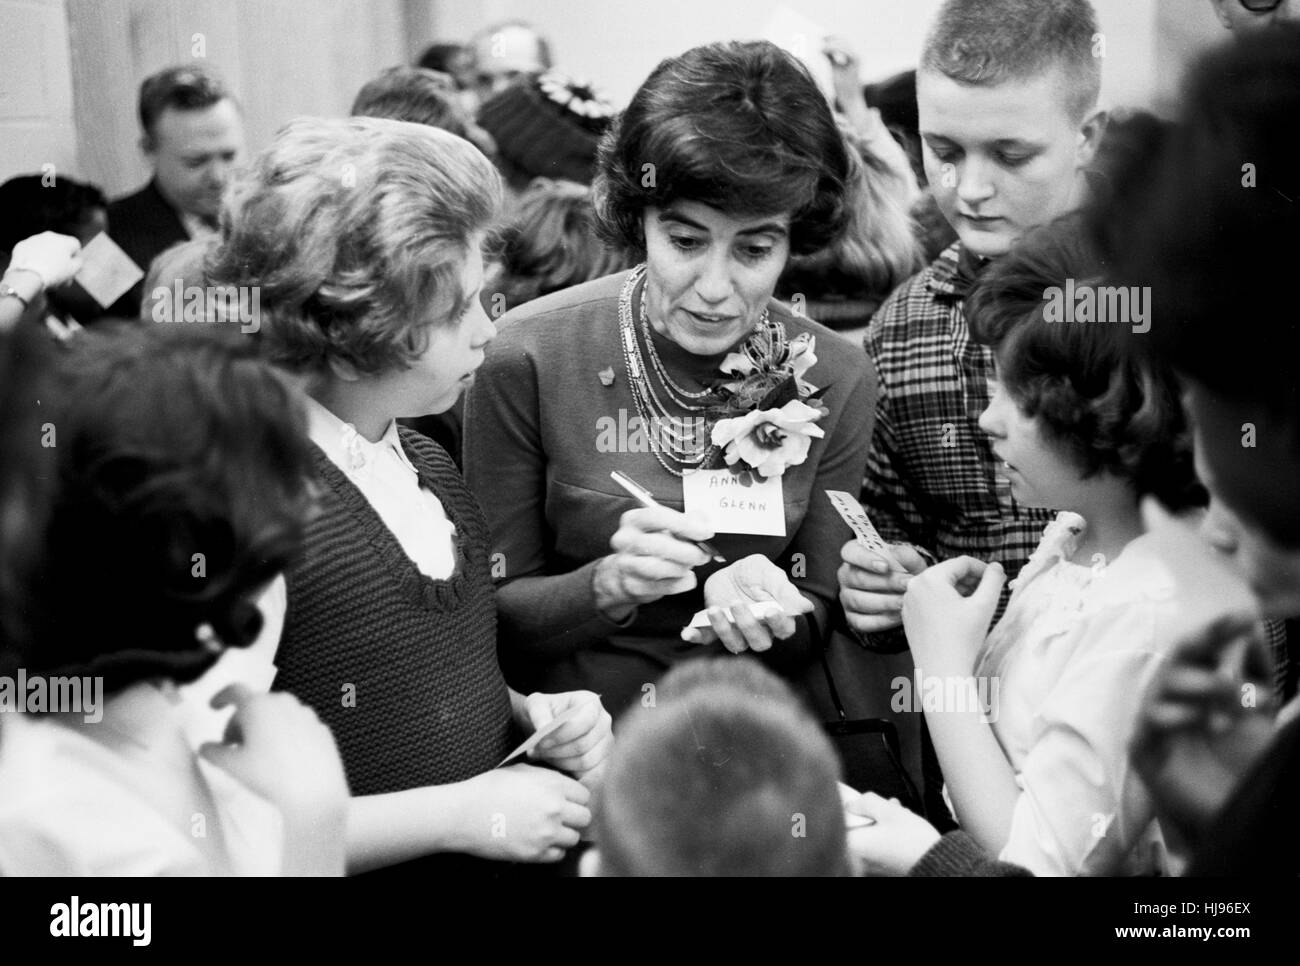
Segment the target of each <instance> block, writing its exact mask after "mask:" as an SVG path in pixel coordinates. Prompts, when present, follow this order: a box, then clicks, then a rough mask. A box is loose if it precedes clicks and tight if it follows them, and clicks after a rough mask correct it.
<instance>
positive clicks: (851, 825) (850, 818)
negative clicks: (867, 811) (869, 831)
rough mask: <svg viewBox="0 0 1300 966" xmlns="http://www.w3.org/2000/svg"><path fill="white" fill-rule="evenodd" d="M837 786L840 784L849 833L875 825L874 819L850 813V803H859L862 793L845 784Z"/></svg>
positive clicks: (841, 783)
mask: <svg viewBox="0 0 1300 966" xmlns="http://www.w3.org/2000/svg"><path fill="white" fill-rule="evenodd" d="M836 784H838V785H839V788H840V804H842V805H843V806H844V825H845V827H846V828H848V830H849V831H853V829H855V828H866V827H867V826H868V825H875V824H876V820H875V819H874V818H868V817H867V816H865V815H858V814H857V813H855V812H850V811H849V802H853V801H857V800H858V799H859V798H861V797H862V794H861V792H858V791H857V790H855V789H854V788H852V787H850V786H848V785H846V784H844V782H837V783H836Z"/></svg>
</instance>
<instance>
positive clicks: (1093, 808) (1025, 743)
mask: <svg viewBox="0 0 1300 966" xmlns="http://www.w3.org/2000/svg"><path fill="white" fill-rule="evenodd" d="M1081 236H1082V230H1081V227H1080V221H1079V219H1078V218H1077V217H1066V218H1064V219H1059V220H1057V221H1056V222H1053V223H1051V224H1049V225H1048V226H1045V227H1044V228H1040V229H1038V230H1037V231H1035V232H1032V233H1030V234H1029V235H1026V236H1025V238H1024V239H1023V240H1022V241H1021V242H1020V243H1019V244H1018V245H1017V246H1016V248H1014V249H1013V250H1012V251H1011V252H1010V253H1009V254H1008V255H1007V256H1005V257H1004V258H1003V259H1000V260H999V261H998V262H997V263H996V264H994V265H993V266H991V267H990V268H989V270H988V272H987V273H986V275H985V276H984V277H983V278H982V279H981V281H980V283H979V284H978V285H977V287H976V288H975V290H974V291H973V292H972V296H971V301H970V303H969V305H970V319H971V329H972V333H973V334H974V335H975V337H976V338H977V339H978V340H979V341H981V342H983V343H984V344H987V345H990V346H991V347H992V348H993V350H994V353H995V358H996V361H997V371H998V378H999V383H998V385H997V387H996V389H995V391H994V393H993V397H992V401H991V403H990V405H989V407H988V409H987V410H985V412H984V414H983V415H982V416H981V417H980V426H981V428H982V429H983V430H984V431H985V432H986V433H988V434H989V436H990V437H991V439H992V444H993V449H994V452H995V453H996V454H997V455H998V457H999V459H1001V460H1003V468H1004V473H1005V476H1006V479H1007V480H1008V482H1009V485H1010V487H1011V491H1012V493H1013V494H1014V495H1015V497H1016V499H1017V501H1018V502H1020V503H1021V504H1022V505H1026V506H1041V507H1058V508H1062V511H1063V512H1061V513H1060V514H1059V515H1058V517H1057V519H1056V521H1055V522H1054V523H1052V524H1051V525H1049V526H1048V527H1047V529H1046V531H1045V532H1044V535H1043V540H1042V542H1041V543H1040V544H1039V547H1038V549H1037V550H1036V551H1035V552H1034V554H1033V555H1032V556H1031V557H1030V559H1029V562H1028V563H1027V564H1026V565H1025V567H1024V569H1023V570H1022V571H1021V572H1020V575H1019V576H1018V577H1017V579H1016V581H1015V583H1014V585H1013V587H1012V593H1011V599H1010V602H1009V603H1008V605H1007V609H1006V612H1005V614H1004V615H1003V617H1002V619H1001V620H1000V621H999V622H998V624H997V625H996V626H995V627H994V628H993V630H992V631H991V632H990V631H988V626H989V621H990V620H991V619H992V617H993V614H994V610H995V608H996V606H997V602H998V598H999V595H1000V592H1001V589H1002V583H1003V581H1004V579H1005V576H1004V574H1003V572H1002V569H1001V567H1000V566H999V565H997V564H995V563H994V564H987V565H986V564H984V563H982V562H980V561H977V560H974V559H972V558H970V557H959V558H955V559H953V560H949V561H945V562H944V563H941V564H939V565H937V566H934V567H930V568H929V569H928V570H926V571H925V572H924V573H923V574H921V575H919V576H917V577H915V578H913V580H912V581H911V583H910V584H909V585H908V589H907V593H906V595H905V597H904V600H903V625H904V627H905V628H906V630H907V638H908V641H909V643H910V644H911V648H912V653H913V656H914V657H915V659H916V666H917V668H918V669H919V670H918V674H923V675H924V677H925V678H927V679H934V680H937V681H940V682H942V683H944V684H945V692H944V693H945V694H952V693H953V691H952V689H949V688H948V687H947V683H948V682H951V681H955V682H959V683H961V684H962V686H963V687H964V688H965V692H964V695H963V697H964V698H965V699H966V700H965V704H964V706H953V705H944V706H940V704H939V703H938V702H936V703H934V704H933V706H932V704H931V702H930V700H929V698H928V697H927V698H926V701H925V704H924V710H925V717H926V723H927V724H928V725H929V728H930V733H931V735H932V736H933V738H934V744H935V748H936V750H937V751H938V754H939V761H940V763H941V764H942V766H943V772H944V776H945V778H946V780H947V790H948V794H949V796H950V798H951V800H952V804H953V806H954V807H955V810H956V813H957V818H958V820H959V821H960V823H961V826H962V828H963V829H964V830H965V831H966V832H968V833H970V835H972V836H973V837H974V838H975V840H976V841H977V842H978V843H979V845H980V846H982V847H983V848H984V849H985V850H987V852H988V853H990V854H992V855H996V856H998V857H999V858H1000V859H1002V860H1003V861H1006V862H1014V863H1016V864H1018V865H1022V866H1024V867H1026V868H1028V869H1030V870H1032V871H1033V872H1034V873H1036V874H1038V875H1097V874H1101V875H1108V874H1109V875H1114V874H1152V873H1157V872H1164V871H1168V863H1167V859H1166V850H1165V844H1164V839H1163V836H1162V834H1161V830H1160V827H1159V825H1158V823H1157V822H1156V821H1155V819H1154V811H1153V807H1152V803H1151V799H1150V796H1149V795H1148V793H1147V791H1146V789H1145V788H1144V786H1143V784H1142V782H1141V781H1140V780H1139V779H1138V778H1137V775H1136V773H1135V772H1134V771H1133V768H1132V766H1131V765H1130V763H1129V757H1128V742H1129V738H1130V736H1131V735H1132V733H1133V730H1134V727H1135V724H1136V721H1137V714H1138V710H1139V705H1140V702H1141V698H1142V693H1143V690H1144V686H1145V684H1146V683H1147V682H1148V681H1150V679H1151V677H1152V676H1153V675H1154V674H1155V672H1156V670H1157V668H1158V667H1159V665H1160V664H1161V662H1162V661H1163V660H1164V657H1165V655H1166V653H1167V652H1168V651H1169V648H1170V647H1171V646H1172V644H1173V642H1174V640H1175V639H1176V636H1177V630H1178V626H1179V624H1178V622H1179V620H1180V618H1181V617H1182V616H1184V615H1185V613H1186V612H1187V611H1188V610H1189V608H1190V606H1191V605H1192V604H1193V603H1194V602H1191V601H1189V600H1187V599H1185V598H1184V596H1183V595H1182V594H1181V592H1180V591H1179V588H1178V587H1177V585H1176V584H1175V581H1174V579H1173V575H1172V574H1171V573H1170V571H1169V569H1168V568H1167V566H1165V564H1164V563H1163V562H1162V560H1161V558H1160V556H1159V555H1158V554H1157V552H1156V551H1155V549H1154V548H1153V546H1152V542H1151V538H1150V537H1149V536H1144V535H1143V527H1142V521H1141V517H1140V513H1139V501H1140V499H1141V498H1142V497H1143V496H1144V495H1147V494H1152V495H1154V496H1156V497H1158V498H1159V499H1160V500H1161V502H1163V503H1165V504H1166V505H1169V506H1172V507H1176V508H1184V507H1188V506H1190V505H1194V504H1195V503H1196V502H1198V498H1199V497H1200V496H1201V490H1200V487H1199V485H1198V484H1197V483H1196V481H1195V477H1194V474H1193V471H1192V465H1191V448H1190V440H1189V439H1188V438H1187V434H1186V433H1185V427H1184V425H1183V419H1182V413H1181V410H1180V408H1179V405H1178V396H1177V389H1176V384H1175V382H1174V379H1173V376H1172V374H1171V372H1170V371H1169V370H1168V369H1166V368H1164V367H1162V366H1160V365H1159V364H1158V363H1153V362H1151V361H1149V360H1147V359H1144V358H1143V357H1141V356H1139V355H1137V354H1136V353H1134V352H1133V351H1132V349H1131V347H1130V346H1128V345H1126V344H1125V335H1126V334H1125V333H1121V332H1120V331H1119V327H1120V326H1121V325H1125V324H1128V325H1132V324H1135V323H1136V322H1137V321H1138V320H1137V319H1130V320H1129V321H1128V322H1124V321H1122V320H1114V319H1111V320H1109V321H1098V320H1097V319H1096V318H1093V319H1091V320H1089V321H1086V322H1078V321H1069V320H1066V321H1053V320H1052V319H1053V316H1052V315H1050V314H1047V313H1046V312H1045V306H1046V305H1047V304H1048V303H1047V302H1046V301H1045V300H1044V293H1045V292H1048V293H1050V292H1051V291H1052V287H1053V286H1059V287H1064V286H1065V284H1066V280H1067V279H1074V280H1076V286H1075V289H1074V290H1075V291H1076V292H1081V291H1083V290H1084V289H1085V288H1088V287H1092V286H1098V285H1101V284H1103V281H1102V278H1101V275H1100V271H1099V265H1098V262H1097V260H1096V258H1095V256H1094V255H1093V254H1092V253H1091V252H1090V251H1089V250H1088V248H1087V247H1086V246H1085V245H1084V244H1083V243H1082V241H1081ZM886 817H887V816H886Z"/></svg>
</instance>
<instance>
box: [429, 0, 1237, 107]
mask: <svg viewBox="0 0 1300 966" xmlns="http://www.w3.org/2000/svg"><path fill="white" fill-rule="evenodd" d="M431 2H432V4H433V7H434V10H435V15H434V17H433V21H434V22H435V23H436V24H437V25H438V30H439V33H440V36H439V38H438V39H440V40H460V41H464V40H467V39H468V38H469V36H470V35H471V34H472V33H473V32H474V31H475V30H477V29H478V28H480V27H483V26H485V25H487V24H489V23H492V22H494V21H496V20H500V19H504V18H507V17H520V18H523V19H526V20H529V21H531V22H533V23H534V24H536V25H538V26H539V27H541V28H542V29H543V31H544V32H545V33H546V34H547V35H548V36H549V37H550V39H551V42H552V47H553V49H554V52H555V60H556V65H557V66H559V67H563V68H564V69H566V70H568V71H569V72H570V73H574V74H578V75H581V76H584V77H586V78H587V79H589V80H591V81H593V82H595V83H596V84H597V85H598V86H602V87H603V88H604V89H605V90H606V92H607V93H608V94H609V95H610V96H611V97H612V98H613V99H614V100H615V102H616V103H618V104H619V105H622V104H624V103H626V101H627V99H628V98H629V97H631V95H632V93H633V91H635V90H636V88H637V86H638V85H639V84H640V83H641V81H642V80H643V79H644V78H645V77H646V75H647V74H648V73H649V72H650V71H651V70H652V69H653V68H654V66H655V64H657V63H658V62H659V61H660V60H661V59H663V58H664V57H667V56H670V55H672V54H677V53H680V52H682V51H683V50H686V49H687V48H689V47H693V46H696V45H698V44H703V43H709V42H711V41H715V40H729V39H752V38H757V37H760V36H762V34H763V31H764V28H765V26H766V25H767V22H768V20H769V19H770V18H771V16H772V14H773V12H774V11H775V10H776V9H777V7H778V6H780V5H781V0H657V2H655V3H653V4H650V3H645V2H644V0H482V2H479V3H467V2H464V0H431ZM940 2H941V0H853V2H851V3H846V2H844V0H789V3H788V5H789V6H790V7H792V8H793V9H794V10H796V11H797V12H799V13H800V14H802V15H803V16H805V17H807V18H809V19H811V20H813V21H815V22H817V23H818V24H820V25H821V26H823V27H825V28H826V29H827V30H829V31H830V32H832V33H835V34H839V35H841V36H843V37H844V38H845V39H847V40H848V41H850V42H851V43H852V44H853V45H854V46H855V47H856V49H857V51H858V54H859V56H860V58H861V60H862V64H863V75H864V79H866V80H876V79H879V78H882V77H886V76H888V75H889V74H892V73H895V72H897V71H900V70H904V69H907V68H909V67H914V66H915V64H916V60H917V57H918V55H919V53H920V48H921V42H922V40H923V38H924V35H925V30H926V27H927V26H928V24H929V22H930V20H931V19H932V18H933V16H934V13H935V11H936V10H937V9H938V8H939V5H940ZM1094 6H1095V7H1096V8H1097V16H1098V20H1099V22H1100V26H1101V31H1102V34H1103V35H1104V37H1105V50H1106V62H1105V65H1104V69H1103V89H1102V98H1103V100H1104V101H1105V102H1106V103H1107V104H1111V105H1114V104H1131V105H1138V106H1150V105H1152V104H1153V103H1156V102H1157V101H1158V100H1159V99H1160V97H1161V94H1162V92H1163V89H1164V86H1166V85H1165V84H1164V83H1163V82H1164V81H1165V77H1164V76H1163V75H1164V74H1165V73H1176V72H1177V70H1176V67H1177V65H1176V64H1175V65H1173V66H1172V67H1171V68H1170V69H1169V70H1168V71H1166V65H1165V64H1164V63H1162V62H1161V58H1160V57H1158V53H1162V54H1164V55H1165V56H1167V57H1173V58H1175V59H1176V58H1179V57H1182V56H1185V55H1186V54H1187V46H1186V45H1182V46H1179V47H1177V48H1175V49H1169V48H1164V49H1161V47H1160V42H1159V38H1158V37H1157V30H1156V24H1157V14H1158V12H1160V11H1161V8H1177V11H1176V13H1175V14H1174V15H1173V16H1175V17H1178V18H1179V19H1186V20H1187V21H1188V22H1189V23H1190V24H1192V27H1191V36H1192V37H1193V38H1194V37H1196V36H1199V35H1202V34H1204V33H1205V32H1206V31H1207V30H1208V31H1210V32H1211V33H1212V32H1213V30H1214V26H1213V16H1212V15H1211V14H1210V10H1209V2H1208V0H1094ZM1192 8H1198V9H1192ZM1199 8H1204V9H1199ZM1167 19H1168V18H1167ZM1207 25H1208V26H1207ZM1193 46H1194V45H1193ZM1158 71H1160V73H1161V75H1162V76H1161V77H1157V72H1158Z"/></svg>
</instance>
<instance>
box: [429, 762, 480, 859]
mask: <svg viewBox="0 0 1300 966" xmlns="http://www.w3.org/2000/svg"><path fill="white" fill-rule="evenodd" d="M482 777H483V776H482V775H477V776H475V777H474V778H469V779H466V780H465V781H461V782H455V783H454V784H451V785H434V786H431V787H429V788H427V789H425V790H426V791H427V792H428V802H427V803H426V807H425V814H427V815H428V816H429V823H428V835H429V845H430V849H429V851H431V852H471V851H473V847H474V843H475V839H474V835H473V827H472V824H471V823H472V821H473V815H474V813H475V811H476V808H475V805H474V800H475V785H474V783H475V782H476V781H478V780H479V779H481V778H482Z"/></svg>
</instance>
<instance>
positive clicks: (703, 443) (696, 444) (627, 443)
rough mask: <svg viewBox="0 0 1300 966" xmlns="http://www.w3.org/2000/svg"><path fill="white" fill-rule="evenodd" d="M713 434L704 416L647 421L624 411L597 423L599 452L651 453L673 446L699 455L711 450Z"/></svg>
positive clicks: (597, 446) (621, 410) (597, 448)
mask: <svg viewBox="0 0 1300 966" xmlns="http://www.w3.org/2000/svg"><path fill="white" fill-rule="evenodd" d="M710 432H711V430H710V428H709V423H708V420H707V419H705V418H704V417H703V416H685V417H681V418H672V419H666V418H663V417H661V416H651V417H650V418H649V420H645V419H642V418H641V417H640V416H638V415H637V414H635V413H630V414H629V413H628V411H627V410H626V409H620V410H619V411H618V416H617V417H614V416H601V417H599V418H598V419H597V420H596V452H598V453H651V452H654V451H655V449H663V448H666V447H668V446H669V445H672V447H673V448H674V449H675V450H676V451H677V452H679V453H682V454H683V455H685V456H687V457H690V456H698V455H702V454H703V453H704V452H705V451H706V450H707V449H708V448H709V436H710Z"/></svg>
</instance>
